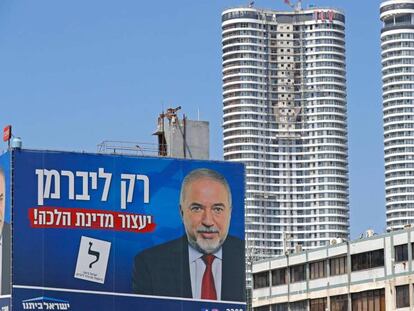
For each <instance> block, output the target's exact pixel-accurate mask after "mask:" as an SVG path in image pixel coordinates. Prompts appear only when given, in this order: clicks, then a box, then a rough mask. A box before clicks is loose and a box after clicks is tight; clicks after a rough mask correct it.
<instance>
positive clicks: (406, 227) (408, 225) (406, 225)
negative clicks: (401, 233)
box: [404, 224, 412, 229]
mask: <svg viewBox="0 0 414 311" xmlns="http://www.w3.org/2000/svg"><path fill="white" fill-rule="evenodd" d="M411 227H412V224H405V225H404V229H410V228H411Z"/></svg>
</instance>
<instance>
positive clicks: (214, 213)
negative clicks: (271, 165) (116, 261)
mask: <svg viewBox="0 0 414 311" xmlns="http://www.w3.org/2000/svg"><path fill="white" fill-rule="evenodd" d="M239 208H242V207H239ZM232 210H233V206H232V194H231V189H230V186H229V184H228V182H227V180H226V179H225V178H224V176H222V175H221V174H220V173H218V172H216V171H214V170H211V169H204V168H203V169H196V170H193V171H191V172H190V173H189V174H188V175H187V176H186V177H185V178H184V180H183V182H182V185H181V192H180V203H179V212H180V215H181V219H182V222H183V225H184V229H185V235H183V236H182V237H180V238H178V239H176V240H173V241H170V242H167V243H165V244H161V245H158V246H155V247H153V248H150V249H147V250H144V251H143V252H141V253H139V254H138V255H137V256H136V257H135V259H134V264H133V275H132V290H133V292H134V293H136V294H143V295H155V296H169V297H183V298H195V299H208V300H222V301H239V302H244V301H245V266H244V242H243V241H242V240H241V239H239V238H237V237H234V236H230V235H229V234H228V232H229V227H230V220H231V213H232Z"/></svg>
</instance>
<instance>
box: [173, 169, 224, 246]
mask: <svg viewBox="0 0 414 311" xmlns="http://www.w3.org/2000/svg"><path fill="white" fill-rule="evenodd" d="M184 191H185V195H184V200H183V202H182V205H181V215H182V218H183V223H184V226H185V231H186V233H187V238H188V242H189V243H190V245H191V246H192V247H194V248H195V249H197V250H199V251H200V252H202V253H205V254H211V253H214V252H215V251H217V250H218V249H219V248H220V247H221V245H222V244H223V243H224V241H225V240H226V237H227V234H228V231H229V225H230V218H231V206H230V198H229V193H228V192H227V189H226V187H225V186H224V185H223V184H222V183H220V182H219V181H216V180H214V179H211V178H208V177H201V178H199V179H196V180H193V181H192V182H190V183H189V184H187V186H186V187H185V189H184Z"/></svg>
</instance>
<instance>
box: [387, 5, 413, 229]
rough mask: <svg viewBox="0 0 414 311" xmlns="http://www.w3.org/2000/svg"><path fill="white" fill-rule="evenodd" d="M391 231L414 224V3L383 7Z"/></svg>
mask: <svg viewBox="0 0 414 311" xmlns="http://www.w3.org/2000/svg"><path fill="white" fill-rule="evenodd" d="M380 14H381V20H382V22H383V28H382V30H381V49H382V81H383V90H382V97H383V116H384V153H385V155H384V157H385V198H386V209H387V211H386V213H387V227H388V228H389V229H401V228H403V227H404V225H407V224H412V223H414V0H403V1H402V0H392V1H384V2H382V3H381V9H380Z"/></svg>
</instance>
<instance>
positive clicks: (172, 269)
mask: <svg viewBox="0 0 414 311" xmlns="http://www.w3.org/2000/svg"><path fill="white" fill-rule="evenodd" d="M222 251H223V253H222V254H223V261H222V281H221V300H226V301H246V296H245V291H246V286H245V265H244V262H245V258H244V243H243V241H242V240H240V239H238V238H235V237H232V236H227V239H226V241H225V242H224V243H223V246H222ZM132 289H133V292H134V293H136V294H142V295H155V296H170V297H182V298H192V291H191V278H190V269H189V260H188V241H187V236H183V237H181V238H179V239H177V240H173V241H170V242H167V243H165V244H161V245H158V246H155V247H153V248H150V249H147V250H144V251H143V252H141V253H139V254H138V255H137V256H136V257H135V260H134V269H133V274H132Z"/></svg>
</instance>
